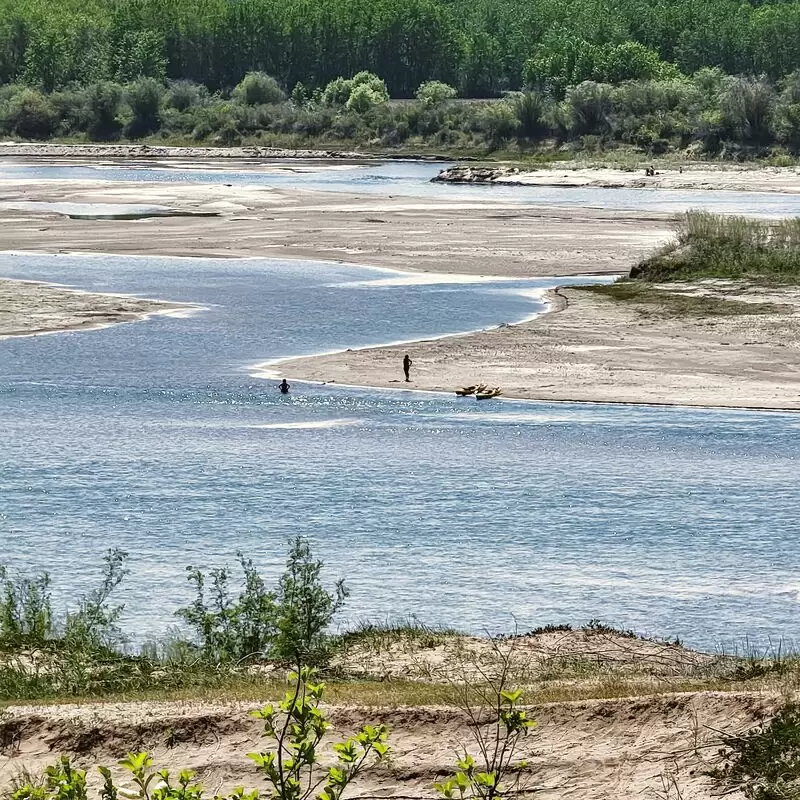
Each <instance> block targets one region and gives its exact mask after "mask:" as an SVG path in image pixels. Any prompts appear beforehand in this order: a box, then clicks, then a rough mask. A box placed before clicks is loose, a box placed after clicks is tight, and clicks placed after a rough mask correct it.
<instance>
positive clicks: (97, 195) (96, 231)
mask: <svg viewBox="0 0 800 800" xmlns="http://www.w3.org/2000/svg"><path fill="white" fill-rule="evenodd" d="M20 201H28V202H30V201H34V202H69V203H82V204H83V203H114V204H120V203H139V204H150V205H161V206H169V207H170V208H175V209H179V210H182V211H192V212H209V211H214V212H217V213H218V214H219V215H220V216H218V217H208V218H203V217H201V218H198V217H165V218H152V219H141V220H80V219H67V218H65V217H63V216H61V215H58V214H54V213H52V212H47V211H45V210H42V211H32V210H30V209H25V210H19V209H17V210H15V209H9V208H0V228H2V230H3V238H2V246H3V248H4V249H9V250H28V251H38V252H67V251H81V252H95V253H97V252H100V253H118V254H129V253H135V254H139V255H179V256H211V257H273V258H309V259H314V258H316V259H324V260H334V261H345V262H350V263H355V264H364V265H367V266H379V267H392V268H396V269H403V270H408V269H410V270H418V271H431V272H449V273H467V274H479V275H509V276H526V275H574V274H576V273H587V272H616V273H619V272H624V271H627V270H628V269H630V267H631V266H632V265H633V264H634V263H635V262H636V261H637V260H639V259H641V258H642V257H644V256H645V255H646V254H647V253H649V252H650V251H651V250H652V249H653V248H654V247H656V246H658V245H660V244H662V243H664V242H665V241H667V240H668V239H669V237H670V222H669V217H668V216H667V215H666V214H645V213H626V214H624V215H622V214H618V213H614V212H606V211H601V210H595V209H547V208H531V207H527V206H526V207H523V206H521V205H520V204H516V203H513V202H505V203H504V202H485V201H483V202H481V201H480V200H476V201H475V202H464V201H463V200H448V199H446V198H444V199H438V198H437V199H432V198H425V199H420V198H403V197H380V196H363V195H362V196H359V195H355V194H352V195H351V194H348V193H338V192H337V193H334V192H318V191H308V190H296V189H272V188H269V187H259V186H252V185H251V186H224V185H218V184H216V185H209V184H190V183H183V184H167V183H153V184H148V183H142V184H135V185H133V184H125V183H118V182H103V181H91V182H89V181H81V182H74V181H38V182H33V183H31V182H27V181H25V182H23V181H0V203H4V204H8V203H14V202H20Z"/></svg>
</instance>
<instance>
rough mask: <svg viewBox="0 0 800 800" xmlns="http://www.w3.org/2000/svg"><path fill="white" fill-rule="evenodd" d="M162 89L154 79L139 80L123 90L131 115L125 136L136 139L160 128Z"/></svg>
mask: <svg viewBox="0 0 800 800" xmlns="http://www.w3.org/2000/svg"><path fill="white" fill-rule="evenodd" d="M163 96H164V87H163V85H162V84H160V83H159V82H158V81H157V80H155V79H154V78H139V80H137V81H134V82H133V83H131V84H129V85H128V87H127V88H126V90H125V99H126V101H127V103H128V107H129V108H130V110H131V113H132V114H133V119H132V120H131V121H130V123H128V125H127V126H126V129H125V134H126V135H127V136H129V137H130V138H131V139H138V138H139V137H141V136H147V134H149V133H153V132H154V131H157V130H158V129H159V127H160V126H161V100H162V97H163Z"/></svg>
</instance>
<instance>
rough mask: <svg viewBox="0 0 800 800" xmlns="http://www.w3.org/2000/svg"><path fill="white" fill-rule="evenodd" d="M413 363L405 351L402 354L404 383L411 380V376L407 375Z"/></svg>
mask: <svg viewBox="0 0 800 800" xmlns="http://www.w3.org/2000/svg"><path fill="white" fill-rule="evenodd" d="M413 363H414V362H413V361H412V360H411V359H410V358H409V357H408V353H406V354H405V355H404V356H403V372H405V374H406V383H409V382H410V381H411V378H410V377H409V375H408V371H409V369H411V365H412V364H413Z"/></svg>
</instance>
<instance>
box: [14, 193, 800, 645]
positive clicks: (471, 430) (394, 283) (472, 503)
mask: <svg viewBox="0 0 800 800" xmlns="http://www.w3.org/2000/svg"><path fill="white" fill-rule="evenodd" d="M570 191H572V190H570ZM0 274H2V275H10V276H18V277H25V278H37V279H44V280H53V281H58V282H62V283H68V284H71V285H76V286H80V287H83V288H87V289H97V290H102V291H119V292H135V293H139V294H142V295H146V296H157V297H163V298H165V299H171V300H183V301H188V302H195V303H199V304H200V305H202V306H204V307H205V310H204V311H202V312H199V313H196V314H193V315H191V316H189V317H187V318H183V319H175V318H170V317H154V318H151V319H150V320H148V321H145V322H140V323H136V324H131V325H119V326H115V327H112V328H108V329H105V330H99V331H94V332H82V333H67V334H60V335H55V336H42V337H34V338H20V339H7V340H3V341H0V420H2V435H1V437H0V442H1V443H2V448H1V449H0V491H1V493H0V553H1V555H0V560H1V561H4V562H7V563H10V564H13V565H16V566H20V567H23V568H30V569H37V568H44V567H48V568H50V569H51V570H52V571H53V573H54V579H55V590H56V591H55V594H56V599H57V600H58V601H59V602H63V601H64V599H65V597H66V596H67V594H68V593H70V594H71V595H72V596H73V597H74V592H75V587H76V585H77V584H78V583H81V584H83V579H84V578H87V579H91V578H92V577H95V576H96V575H97V566H98V563H99V559H100V557H101V555H102V553H103V552H104V551H105V549H106V548H107V547H109V546H112V545H115V546H121V547H124V548H126V549H127V550H129V551H130V553H131V559H132V560H131V567H132V570H133V574H132V575H131V578H130V581H129V584H128V587H127V589H126V591H125V592H124V599H125V600H126V601H127V603H128V609H129V612H131V613H134V612H135V613H136V615H137V616H138V617H139V618H142V617H144V618H145V619H146V620H147V622H146V627H147V628H148V629H150V630H151V631H153V632H159V631H163V630H164V629H165V628H166V627H167V626H169V625H171V624H173V622H174V618H173V616H172V613H173V611H174V610H175V608H177V607H178V606H180V605H183V604H186V603H187V602H189V600H190V599H191V595H190V589H189V586H188V584H186V582H185V578H184V573H183V567H184V566H185V565H187V564H195V565H201V566H213V565H221V564H222V563H224V562H226V561H227V562H228V563H231V562H232V561H233V558H234V553H235V551H236V550H237V549H241V550H243V551H244V552H245V553H246V554H248V555H249V556H251V557H253V559H254V560H255V562H256V563H257V564H258V565H259V566H260V567H262V568H263V569H264V570H265V571H266V572H267V573H269V574H270V575H274V576H277V575H278V574H279V572H280V569H281V564H282V562H283V559H284V553H285V542H286V539H287V538H288V537H289V536H292V535H294V534H298V533H300V534H307V535H308V536H310V537H311V538H312V540H313V543H314V546H315V548H316V550H317V551H318V552H319V553H320V555H321V556H322V557H323V558H324V559H325V560H326V562H327V564H328V574H329V575H330V576H331V577H333V576H338V575H342V576H344V577H346V578H347V579H348V583H349V584H350V587H351V589H352V597H351V599H350V603H349V606H348V612H347V616H348V617H349V618H350V619H351V620H354V619H359V618H363V617H370V618H372V619H375V618H378V619H380V618H386V617H399V616H405V615H409V614H416V615H418V616H419V617H420V618H421V619H423V620H425V621H426V622H430V623H443V624H450V625H455V626H457V627H461V628H466V629H469V630H472V631H484V630H490V631H499V630H509V629H511V628H512V627H513V626H514V624H515V620H516V624H518V625H519V626H520V628H522V629H526V628H529V627H532V626H535V625H541V624H545V623H548V622H564V621H567V622H573V623H582V622H585V621H587V620H588V619H589V618H592V617H599V618H602V619H603V620H605V621H610V622H614V623H617V624H620V625H624V626H628V627H633V628H636V629H637V630H639V631H642V632H646V633H652V634H656V635H660V636H676V635H677V636H680V637H681V638H683V639H684V640H685V641H687V642H689V643H692V644H695V645H701V646H707V647H714V646H717V645H720V644H722V643H731V642H733V641H738V642H741V640H742V638H743V637H744V636H748V637H750V639H751V641H758V642H761V643H762V644H763V643H764V642H766V641H767V639H768V638H769V637H773V638H776V637H780V636H783V637H787V638H788V639H789V640H793V639H795V638H797V637H798V634H800V623H799V622H798V592H800V577H798V576H800V549H799V548H798V547H797V544H796V537H797V535H798V532H800V531H798V522H797V509H798V489H797V478H796V476H797V454H798V452H799V451H800V450H799V448H798V445H800V417H798V416H796V415H791V414H778V413H775V414H766V413H761V414H759V413H747V412H737V411H722V410H690V409H680V408H673V409H667V408H643V407H634V406H617V407H614V406H603V405H596V406H593V405H586V404H549V403H534V402H521V401H519V402H516V401H508V400H506V401H503V402H492V403H487V404H478V403H476V402H475V401H474V400H470V399H457V398H455V397H448V396H441V395H436V394H425V393H414V392H408V391H401V390H400V389H398V390H395V391H381V390H369V389H363V390H357V389H351V388H344V387H341V388H337V387H333V386H313V385H310V384H302V383H296V384H295V385H294V386H293V389H292V393H291V394H290V395H289V396H288V397H283V396H281V395H280V394H279V393H278V392H277V391H276V389H275V384H274V382H270V381H264V380H260V379H258V378H254V377H252V373H253V370H252V366H253V365H254V364H256V363H259V362H264V361H267V360H270V359H275V358H281V357H286V356H292V355H298V354H304V353H313V352H319V351H325V350H333V349H343V348H347V347H358V346H363V345H368V344H379V343H385V342H390V341H403V340H411V339H416V338H421V337H429V336H436V335H444V334H447V333H453V332H459V331H465V330H470V329H475V328H480V327H486V326H489V325H495V324H499V323H501V322H514V321H517V320H521V319H523V318H525V317H527V316H529V315H531V314H533V313H536V312H537V311H538V310H540V309H541V304H540V303H539V302H538V301H537V300H536V290H537V289H540V288H541V287H543V286H546V285H549V284H550V283H552V282H551V281H547V280H544V279H543V280H536V281H530V280H528V281H524V280H514V281H500V280H496V281H484V282H479V281H478V282H476V281H474V280H473V281H472V282H463V283H457V282H453V280H454V279H453V278H451V277H449V276H442V277H441V278H435V277H434V278H431V276H428V275H426V276H407V275H402V274H398V273H393V272H389V271H386V270H377V269H365V268H360V267H350V266H347V265H338V264H325V263H314V262H299V261H287V262H279V261H268V260H245V261H231V260H225V261H222V260H211V259H206V260H201V259H165V258H164V259H158V258H123V257H101V256H97V257H73V256H28V255H10V254H3V255H0ZM431 280H433V281H438V282H433V283H431V282H430V281H431ZM559 282H560V283H563V282H564V281H563V280H561V279H560V280H559ZM410 351H411V352H412V356H413V345H412V346H410ZM397 371H398V373H401V370H400V365H399V364H398V369H397Z"/></svg>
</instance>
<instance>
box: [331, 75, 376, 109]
mask: <svg viewBox="0 0 800 800" xmlns="http://www.w3.org/2000/svg"><path fill="white" fill-rule="evenodd" d="M321 99H322V102H323V103H324V104H325V105H327V106H332V107H344V108H347V109H348V111H356V112H359V113H364V112H365V111H368V110H369V109H371V108H373V107H375V106H377V105H381V104H383V103H386V102H388V101H389V92H388V91H387V89H386V84H385V83H384V81H383V80H381V78H379V77H378V76H377V75H374V74H373V73H371V72H366V71H362V72H359V73H358V74H357V75H354V76H353V77H352V78H336V79H335V80H333V81H331V82H330V83H329V84H328V85H327V86H326V87H325V89H324V91H323V92H322V97H321Z"/></svg>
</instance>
